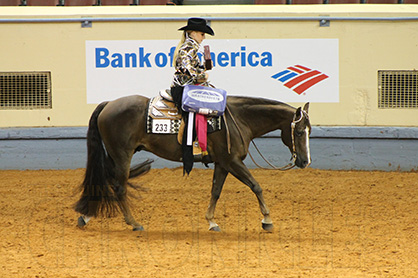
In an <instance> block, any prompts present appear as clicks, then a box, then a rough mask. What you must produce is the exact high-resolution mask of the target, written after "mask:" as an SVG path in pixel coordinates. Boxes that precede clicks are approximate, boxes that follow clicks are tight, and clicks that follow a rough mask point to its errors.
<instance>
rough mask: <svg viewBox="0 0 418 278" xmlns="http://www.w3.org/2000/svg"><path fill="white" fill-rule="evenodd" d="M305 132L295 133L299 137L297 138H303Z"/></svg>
mask: <svg viewBox="0 0 418 278" xmlns="http://www.w3.org/2000/svg"><path fill="white" fill-rule="evenodd" d="M303 133H304V132H303V131H296V132H295V135H296V136H297V137H301V136H302V135H303Z"/></svg>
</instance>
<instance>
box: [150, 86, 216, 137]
mask: <svg viewBox="0 0 418 278" xmlns="http://www.w3.org/2000/svg"><path fill="white" fill-rule="evenodd" d="M169 92H170V90H169V89H167V90H161V91H160V92H159V94H158V95H157V96H156V97H154V98H152V99H151V101H150V102H149V107H148V117H147V133H158V134H178V136H177V139H178V141H179V143H180V144H181V138H182V134H183V133H182V132H183V130H184V124H183V121H182V119H181V117H182V116H181V112H180V111H178V109H177V107H176V105H175V104H174V102H173V98H172V97H171V94H170V93H169ZM207 122H208V133H211V132H214V131H217V130H220V129H221V119H220V117H208V118H207Z"/></svg>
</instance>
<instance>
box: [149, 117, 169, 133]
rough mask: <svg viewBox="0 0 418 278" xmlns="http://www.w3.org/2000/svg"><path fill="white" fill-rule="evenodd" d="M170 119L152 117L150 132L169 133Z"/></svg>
mask: <svg viewBox="0 0 418 278" xmlns="http://www.w3.org/2000/svg"><path fill="white" fill-rule="evenodd" d="M170 122H171V121H170V120H162V119H153V120H152V133H170V126H171V124H170Z"/></svg>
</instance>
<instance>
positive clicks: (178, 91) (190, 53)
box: [171, 18, 215, 173]
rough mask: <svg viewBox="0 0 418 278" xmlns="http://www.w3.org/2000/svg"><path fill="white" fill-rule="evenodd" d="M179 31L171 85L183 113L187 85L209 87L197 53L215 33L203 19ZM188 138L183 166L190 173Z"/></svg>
mask: <svg viewBox="0 0 418 278" xmlns="http://www.w3.org/2000/svg"><path fill="white" fill-rule="evenodd" d="M179 31H183V34H182V38H181V40H180V43H179V45H178V46H177V48H176V51H175V52H174V57H173V66H174V68H175V70H176V71H175V73H174V78H173V82H172V85H171V96H172V97H173V101H174V103H175V104H176V106H177V108H178V109H179V110H180V111H181V101H182V96H183V89H184V86H185V85H206V86H207V85H208V74H207V73H206V68H205V66H204V65H202V64H201V63H200V60H199V57H198V55H197V53H198V52H199V47H200V44H201V43H202V41H203V40H204V39H205V35H206V34H209V35H211V36H213V35H215V33H214V32H213V30H212V28H211V27H210V26H208V25H207V22H206V20H205V19H203V18H189V19H188V20H187V25H186V26H184V27H182V28H180V29H179ZM182 114H183V120H184V121H185V122H186V123H187V121H188V114H187V113H185V112H184V111H183V112H182ZM186 136H187V133H186V132H185V133H184V136H183V144H182V149H183V166H184V171H185V172H187V173H189V172H190V171H191V169H192V168H193V152H192V146H188V145H186V138H185V137H186ZM203 160H205V158H204V159H203Z"/></svg>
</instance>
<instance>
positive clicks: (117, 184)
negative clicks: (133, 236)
mask: <svg viewBox="0 0 418 278" xmlns="http://www.w3.org/2000/svg"><path fill="white" fill-rule="evenodd" d="M126 161H129V163H128V162H125V163H121V164H119V165H118V164H115V166H116V167H115V173H114V182H113V186H114V191H115V195H116V198H117V202H118V205H119V208H120V210H121V212H122V213H123V216H124V218H125V222H126V224H128V225H131V226H132V228H133V230H134V231H142V230H144V228H143V227H142V225H141V224H139V223H138V222H137V221H136V220H135V218H134V217H133V216H132V213H131V209H130V208H129V202H128V197H127V185H128V178H129V167H130V161H131V159H130V158H129V159H127V160H126Z"/></svg>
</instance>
